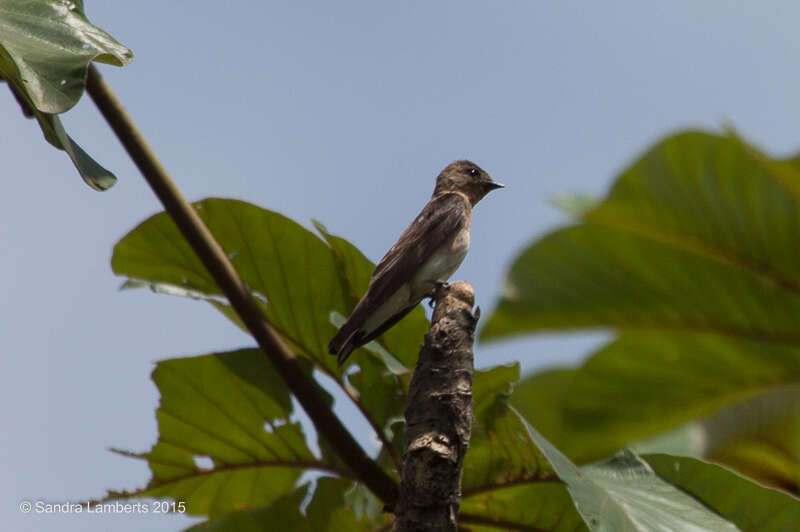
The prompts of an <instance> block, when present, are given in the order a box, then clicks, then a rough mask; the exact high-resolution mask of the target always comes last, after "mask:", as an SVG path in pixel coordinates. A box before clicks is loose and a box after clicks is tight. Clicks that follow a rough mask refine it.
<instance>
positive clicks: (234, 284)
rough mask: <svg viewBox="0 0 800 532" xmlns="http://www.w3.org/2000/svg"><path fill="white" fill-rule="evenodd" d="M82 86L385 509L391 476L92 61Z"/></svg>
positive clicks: (391, 495) (390, 499)
mask: <svg viewBox="0 0 800 532" xmlns="http://www.w3.org/2000/svg"><path fill="white" fill-rule="evenodd" d="M86 89H87V92H88V93H89V96H91V97H92V99H93V100H94V102H95V104H96V105H97V107H98V109H99V110H100V112H101V113H102V115H103V116H104V117H105V119H106V121H107V122H108V124H109V125H110V126H111V129H112V130H113V131H114V133H115V134H116V135H117V138H119V140H120V142H121V143H122V145H123V146H124V147H125V149H126V150H127V152H128V155H130V157H131V159H133V161H134V163H136V166H137V167H138V168H139V170H140V171H141V172H142V175H143V176H144V178H145V179H146V180H147V182H148V183H149V185H150V187H151V188H152V189H153V192H155V194H156V196H158V199H159V200H161V203H162V204H163V205H164V208H165V209H166V211H167V212H168V213H169V215H170V216H171V217H172V219H173V220H174V222H175V224H176V225H177V226H178V229H179V230H180V231H181V234H183V236H184V238H186V240H187V242H189V245H191V247H192V249H193V250H194V252H195V253H197V256H198V257H199V258H200V260H201V262H202V263H203V265H204V266H205V267H206V269H207V270H208V272H209V273H210V274H211V276H212V277H213V278H214V281H215V282H216V283H217V286H219V288H220V290H221V291H222V293H223V294H224V295H225V297H226V298H227V299H228V302H229V303H230V304H231V306H232V307H233V309H234V310H235V311H236V313H237V314H238V315H239V317H240V318H241V319H242V322H244V324H245V326H246V327H247V329H248V330H249V331H250V334H252V335H253V337H254V338H255V340H256V342H257V343H258V345H259V347H260V348H261V351H263V352H264V354H265V355H267V357H268V358H269V359H270V361H271V362H272V364H273V366H274V367H275V370H276V371H277V372H278V374H279V375H280V376H281V377H282V378H283V380H284V381H286V384H287V385H288V386H289V389H291V391H292V393H293V394H294V396H295V397H297V400H298V401H299V402H300V404H301V405H302V406H303V409H304V410H305V411H306V413H307V414H308V417H309V418H311V421H313V423H314V426H315V427H316V429H317V431H318V432H319V433H320V434H322V435H323V436H324V437H325V439H326V440H327V441H328V443H329V444H330V446H331V447H332V448H333V449H334V450H335V451H336V453H337V454H338V455H339V457H340V458H341V459H342V461H343V462H344V463H345V464H346V465H347V466H348V468H350V470H351V471H352V472H353V474H354V476H355V477H356V478H357V479H358V480H359V481H361V482H362V483H364V485H366V486H367V487H368V488H369V489H370V490H371V491H372V492H373V493H374V494H375V495H376V496H378V497H379V498H380V499H381V500H382V501H383V502H384V503H385V504H386V505H387V507H388V508H390V509H391V508H392V507H393V504H394V500H395V498H396V496H397V485H396V484H395V482H394V480H392V478H391V477H390V476H389V475H388V474H386V473H385V472H384V471H383V470H382V469H381V468H380V467H379V466H378V464H376V463H375V461H374V460H372V459H371V458H370V457H369V456H368V455H367V454H366V453H365V452H364V450H363V449H362V448H361V446H360V445H359V444H358V442H356V441H355V439H354V438H353V436H352V435H351V434H350V432H348V430H347V429H346V428H345V427H344V425H342V423H341V421H339V418H338V417H337V416H336V415H334V413H333V412H332V411H331V409H330V408H329V407H328V404H327V403H326V400H325V396H324V395H323V392H322V391H321V389H320V387H319V384H317V382H316V381H315V380H314V379H313V378H312V377H311V376H309V375H308V374H306V373H305V372H304V371H303V370H302V369H301V367H300V365H299V364H298V363H297V361H296V360H295V355H294V353H293V352H292V351H291V350H290V349H289V347H288V346H287V345H286V343H285V342H284V341H283V339H282V338H281V337H280V335H279V334H278V333H277V332H275V330H274V329H273V328H272V326H270V324H269V323H268V322H267V321H266V319H265V318H264V315H263V314H262V313H261V310H260V309H259V308H258V306H257V305H256V303H255V301H253V298H252V296H251V295H250V293H249V292H248V290H247V288H246V287H245V285H244V283H243V282H242V280H241V279H240V278H239V275H238V274H237V273H236V270H235V269H234V267H233V265H232V264H231V262H230V260H228V257H227V255H226V254H225V252H224V251H223V250H222V247H221V246H220V245H219V243H217V241H216V240H215V239H214V237H213V236H212V234H211V232H210V231H209V230H208V228H207V227H206V225H205V224H204V223H203V221H202V220H201V219H200V217H199V216H198V215H197V212H196V211H195V210H194V209H193V208H192V206H191V205H190V204H189V203H188V202H187V201H186V199H185V198H184V197H183V195H182V194H181V192H180V190H178V187H177V186H176V185H175V183H174V182H173V181H172V180H171V179H170V177H169V174H167V171H166V169H165V168H164V167H163V166H162V165H161V162H160V161H159V160H158V158H157V157H156V155H155V153H154V152H153V151H152V149H151V148H150V146H149V145H148V144H147V142H146V141H145V139H144V137H143V136H142V134H141V132H139V130H138V128H137V127H136V125H135V124H134V123H133V120H132V119H131V118H130V116H128V114H127V112H126V111H125V109H124V107H123V106H122V104H121V103H120V101H119V100H118V99H117V98H116V96H115V95H114V93H113V92H112V91H111V89H110V87H109V86H108V85H107V84H106V83H105V81H104V80H103V78H102V76H101V75H100V73H99V72H98V71H97V69H96V68H95V67H94V65H91V66H90V67H89V75H88V78H87V83H86Z"/></svg>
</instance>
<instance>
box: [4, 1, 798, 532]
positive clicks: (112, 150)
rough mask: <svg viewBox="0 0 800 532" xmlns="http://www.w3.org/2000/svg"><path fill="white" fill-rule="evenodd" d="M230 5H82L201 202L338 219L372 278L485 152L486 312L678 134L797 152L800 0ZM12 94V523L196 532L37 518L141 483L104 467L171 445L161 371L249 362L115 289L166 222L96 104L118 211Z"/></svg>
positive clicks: (98, 148) (78, 133)
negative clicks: (461, 163) (123, 267)
mask: <svg viewBox="0 0 800 532" xmlns="http://www.w3.org/2000/svg"><path fill="white" fill-rule="evenodd" d="M221 6H223V4H221V3H219V2H215V3H211V2H189V1H179V0H174V1H171V2H154V1H151V0H143V1H139V2H122V1H119V0H105V1H103V2H97V1H92V0H87V1H86V9H87V12H88V15H89V18H90V20H91V21H92V22H94V23H95V24H97V25H98V26H100V27H102V28H104V29H105V30H107V31H108V32H110V33H111V34H112V35H114V36H115V37H116V38H117V39H118V40H119V41H120V42H122V43H123V44H125V45H127V46H129V47H130V48H131V49H132V50H133V52H134V54H135V56H136V57H135V59H134V62H133V63H132V64H131V65H130V66H128V67H126V68H123V69H116V68H113V67H106V66H101V69H102V72H103V74H104V75H105V76H106V79H107V80H108V82H109V83H110V85H111V86H112V87H113V88H114V89H115V90H116V91H117V94H118V96H119V97H120V98H121V99H122V100H123V102H124V103H125V104H126V106H127V107H128V109H129V111H130V113H131V114H132V116H133V117H134V119H135V120H136V121H137V123H138V124H139V126H140V127H141V129H142V130H143V132H144V133H145V135H146V136H147V138H148V139H149V141H150V143H151V144H152V145H153V146H154V148H155V150H156V152H157V153H158V154H159V155H160V157H161V158H162V161H163V162H164V164H165V165H166V167H167V168H168V169H169V170H170V172H171V173H172V175H173V177H174V179H175V180H176V182H177V183H178V185H179V186H180V187H181V188H182V190H183V191H184V193H185V194H186V196H188V197H189V198H190V199H192V200H195V199H200V198H203V197H207V196H223V197H236V198H242V199H245V200H248V201H250V202H253V203H255V204H258V205H260V206H263V207H265V208H270V209H274V210H277V211H279V212H282V213H283V214H286V215H288V216H290V217H292V218H294V219H295V220H297V221H299V222H301V223H303V224H304V225H306V226H309V227H310V220H311V218H315V219H318V220H320V221H322V222H323V223H324V224H325V225H327V227H328V229H329V230H331V231H332V232H334V233H336V234H339V235H341V236H343V237H345V238H348V239H349V240H350V241H352V242H353V243H354V244H356V245H357V246H358V247H360V248H361V249H362V250H363V251H364V252H365V253H366V254H367V256H369V257H370V258H371V259H372V260H377V259H379V258H380V257H381V256H382V255H383V253H384V252H385V251H386V250H387V249H388V248H389V246H391V244H392V243H393V242H394V241H395V239H396V238H397V236H398V235H399V233H400V232H401V231H402V230H403V229H404V228H405V226H406V225H407V224H408V223H409V222H410V221H411V220H412V219H413V217H414V216H415V215H416V214H417V213H418V212H419V210H420V209H421V208H422V206H423V205H424V204H425V202H426V201H427V199H428V198H429V196H430V194H431V192H432V190H433V184H434V179H435V176H436V174H437V173H438V172H439V171H440V170H441V168H442V167H444V166H445V165H446V164H447V163H449V162H451V161H452V160H454V159H459V158H470V159H472V160H474V161H475V162H476V163H478V164H479V165H481V166H482V167H483V168H484V169H485V170H487V171H488V172H489V173H490V175H492V177H494V178H495V179H496V180H497V181H500V182H503V183H505V184H506V187H507V188H506V189H505V190H503V191H498V192H494V193H493V194H492V195H490V196H489V197H487V198H486V199H485V200H483V201H482V202H481V204H480V205H479V206H478V207H477V209H476V212H475V216H474V219H473V235H472V248H471V251H470V254H469V255H468V257H467V259H466V260H465V262H464V264H463V265H462V267H461V268H460V270H459V271H458V272H457V273H456V275H455V278H457V279H468V280H470V281H471V282H472V283H473V285H474V286H475V290H476V294H477V300H478V303H479V304H480V305H481V306H482V307H483V312H484V316H488V315H489V313H490V312H491V309H492V308H493V307H494V305H495V304H496V300H497V297H498V294H499V290H500V286H501V283H502V279H503V275H504V273H505V271H506V269H507V267H508V265H509V264H510V262H511V261H512V259H513V257H514V256H515V255H516V254H517V253H519V252H520V251H521V249H522V247H523V246H524V245H526V244H528V243H530V242H532V241H533V240H534V239H535V238H537V237H539V236H541V235H542V234H544V233H545V232H546V231H548V230H550V229H552V228H553V227H555V226H556V225H557V224H559V223H565V222H566V221H567V217H566V216H565V215H563V214H561V213H560V212H558V211H557V210H556V209H555V208H553V207H551V206H550V205H549V203H548V200H549V198H551V197H552V196H554V195H557V194H562V193H570V192H581V193H588V194H602V193H604V191H606V190H607V188H608V186H609V184H610V183H611V180H612V178H613V177H614V176H615V175H616V174H617V173H618V172H619V171H620V170H621V169H622V168H624V167H625V165H627V164H628V163H629V162H630V161H632V160H633V158H634V157H636V156H637V155H638V154H639V153H640V152H641V150H643V149H645V148H646V147H647V146H648V145H650V144H651V143H653V142H654V141H656V140H657V139H658V138H659V137H660V136H662V135H663V134H665V133H667V132H669V131H673V130H675V129H677V128H685V127H703V128H712V129H713V128H719V127H720V126H721V125H723V124H732V125H733V126H735V127H736V128H737V129H738V131H739V132H740V133H741V134H742V135H743V136H744V137H746V138H748V139H750V140H752V141H754V142H755V143H756V144H758V145H759V146H761V147H762V148H764V149H766V150H767V151H769V152H771V153H774V154H788V153H790V152H792V151H795V150H797V149H800V105H798V103H797V102H798V94H800V69H798V66H797V57H798V55H799V54H798V52H799V51H800V34H799V33H798V32H797V28H796V25H797V20H798V19H800V5H798V4H797V3H796V2H788V1H787V2H777V1H776V2H769V3H759V4H756V3H751V2H731V1H722V0H717V1H706V2H690V1H673V2H669V3H667V2H641V1H624V2H623V1H607V2H573V1H559V2H555V1H551V2H544V1H534V0H528V1H510V0H509V1H504V2H487V1H484V2H474V1H465V0H462V1H458V2H457V1H451V2H436V1H430V0H427V1H407V2H395V3H392V4H391V5H389V4H388V3H383V2H370V1H366V0H365V1H362V2H305V3H304V2H285V3H270V2H245V1H239V2H232V3H229V4H228V6H229V7H226V8H223V7H221ZM0 89H2V91H0V161H2V166H3V171H4V184H5V191H4V193H3V194H2V195H0V238H2V242H3V246H2V248H0V257H2V260H0V290H2V293H3V295H4V305H3V306H2V310H0V318H2V319H0V338H2V347H3V357H4V370H3V372H2V377H1V378H0V379H1V380H0V382H2V385H1V386H0V401H1V402H2V404H3V405H5V407H4V408H3V409H2V410H0V412H2V413H1V414H0V416H2V417H0V423H2V426H3V431H2V436H0V438H2V445H0V471H3V473H4V474H3V478H2V480H0V496H1V497H2V501H3V506H2V508H3V510H2V511H0V516H1V517H2V522H3V523H4V526H6V527H7V528H8V529H9V530H16V531H40V530H53V529H58V530H61V531H63V532H72V531H91V532H94V531H106V530H115V531H122V532H127V531H139V530H142V529H147V530H152V531H157V532H160V531H174V530H179V529H181V528H183V527H185V526H188V525H189V523H190V521H189V520H188V519H186V518H183V517H179V516H172V517H163V516H154V515H146V516H143V515H130V516H96V515H94V516H88V515H83V516H75V515H61V516H49V517H47V516H41V515H35V514H30V515H23V514H22V513H21V512H20V511H19V510H18V505H19V503H20V502H21V501H22V500H31V501H35V500H49V501H65V500H81V499H87V498H91V497H97V496H100V495H102V494H103V493H104V491H105V490H106V489H109V488H113V489H121V488H127V489H132V488H136V487H140V486H143V485H144V484H145V483H146V482H147V480H148V478H149V471H148V469H147V468H146V465H145V464H144V463H143V462H138V461H135V460H131V459H127V458H123V457H120V456H117V455H115V454H112V453H109V452H108V451H107V450H106V448H108V447H118V448H123V449H130V450H134V451H145V450H147V449H148V448H149V446H150V445H151V444H152V443H154V442H155V441H156V438H157V433H156V423H155V415H154V411H155V408H156V406H157V402H158V395H157V392H156V389H155V386H154V385H153V384H152V382H151V381H150V379H149V374H150V372H151V371H152V369H153V362H154V361H156V360H159V359H164V358H170V357H175V356H186V355H192V354H203V353H208V352H212V351H215V350H227V349H232V348H236V347H240V346H243V345H251V344H252V343H253V342H252V341H251V340H250V339H249V338H248V337H247V336H245V335H244V334H242V333H241V332H239V331H238V330H237V329H236V328H235V327H233V326H232V325H231V324H230V323H229V322H228V321H227V320H226V319H224V318H222V317H221V316H220V315H219V314H218V313H217V312H216V311H214V310H212V309H211V307H209V306H206V305H204V304H202V303H200V302H197V301H190V300H183V299H180V298H175V297H169V296H164V295H155V294H152V293H150V292H149V291H126V292H118V291H117V287H118V286H119V284H120V283H121V280H120V279H119V278H116V277H114V276H113V275H112V273H111V269H110V267H109V258H110V255H111V249H112V246H113V245H114V243H115V242H116V241H117V240H118V239H119V238H120V237H121V236H123V235H124V234H125V233H126V232H127V231H129V230H130V229H131V228H133V227H134V226H135V225H136V224H138V223H139V222H140V221H141V220H143V219H144V218H146V217H148V216H149V215H151V214H153V213H154V212H157V211H159V210H161V206H160V204H158V202H157V200H156V198H155V196H154V195H153V194H152V193H151V192H150V190H149V189H148V188H147V186H146V184H145V182H144V181H143V179H142V178H141V177H140V175H139V174H138V172H137V170H136V169H135V167H134V166H133V165H132V163H131V162H130V161H129V160H128V158H127V156H126V155H125V153H124V152H123V150H122V148H121V147H120V145H119V144H118V142H117V140H116V139H115V138H114V137H113V135H112V134H111V132H110V130H109V129H108V127H107V126H106V124H105V123H104V122H103V120H102V118H101V117H100V115H99V113H98V112H97V111H96V109H95V108H94V105H93V103H92V102H91V101H90V100H89V99H88V98H87V99H84V100H83V101H81V103H79V104H78V106H77V107H76V108H75V109H74V110H72V111H71V112H69V113H68V114H67V115H65V116H64V122H65V124H66V126H67V129H68V131H69V132H70V133H71V134H72V136H73V137H74V138H75V139H76V141H78V142H79V143H80V144H81V145H82V146H83V147H84V148H85V149H86V150H87V151H88V152H90V153H91V154H93V155H94V156H95V157H96V158H97V159H98V160H99V161H100V162H101V163H102V164H103V165H105V166H106V167H108V168H109V169H111V170H113V171H115V172H116V174H117V176H118V177H119V183H118V184H117V185H116V186H115V187H114V188H113V189H112V190H110V191H109V192H105V193H97V192H94V191H92V190H90V189H89V188H88V187H86V186H85V185H84V184H83V182H82V181H81V179H80V177H79V176H78V175H77V173H76V172H75V171H74V169H73V167H72V166H71V164H70V162H69V160H68V159H67V157H66V156H65V155H64V154H63V153H61V152H58V151H56V150H54V149H53V148H51V147H50V146H49V145H47V144H45V142H44V141H43V139H42V136H41V133H40V132H39V130H38V128H37V127H36V125H35V124H34V123H33V122H31V121H26V120H23V118H22V117H21V115H20V114H19V111H18V107H17V105H16V102H15V101H14V100H13V99H12V98H11V96H10V94H8V93H7V89H5V88H3V87H0ZM4 92H5V94H4ZM602 338H603V335H600V334H597V333H595V334H592V335H587V334H584V335H582V336H579V337H574V336H567V335H540V336H537V337H531V338H527V339H521V340H518V341H513V342H503V343H497V344H492V345H489V346H484V345H478V346H476V364H477V365H478V366H483V367H485V366H489V365H493V364H496V363H505V362H509V361H512V360H520V361H521V363H522V366H523V368H524V370H525V371H527V372H529V371H533V370H535V369H537V368H541V367H545V366H548V365H553V364H570V363H574V362H576V361H579V360H581V359H583V358H584V357H585V356H586V355H587V354H588V353H589V352H590V350H591V348H592V347H593V346H596V345H598V341H600V340H601V339H602ZM344 415H345V416H346V417H347V419H348V425H350V426H354V427H356V429H355V430H356V431H358V437H359V438H360V439H361V441H364V442H368V441H369V434H368V432H367V428H366V425H365V424H364V423H361V422H360V421H358V420H357V419H356V417H355V414H354V413H353V412H351V411H347V412H345V413H344ZM532 421H533V423H534V425H535V420H532Z"/></svg>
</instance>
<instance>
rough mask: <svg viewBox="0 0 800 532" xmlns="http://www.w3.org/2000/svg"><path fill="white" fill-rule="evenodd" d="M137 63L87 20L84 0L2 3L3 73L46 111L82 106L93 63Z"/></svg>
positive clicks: (13, 0) (3, 0)
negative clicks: (77, 104) (81, 100)
mask: <svg viewBox="0 0 800 532" xmlns="http://www.w3.org/2000/svg"><path fill="white" fill-rule="evenodd" d="M132 59H133V54H132V53H131V51H130V50H129V49H128V48H126V47H124V46H122V45H121V44H119V43H118V42H117V41H115V40H114V38H113V37H111V36H110V35H109V34H108V33H106V32H105V31H103V30H101V29H100V28H98V27H96V26H93V25H92V24H91V23H90V22H89V21H88V20H87V18H86V15H85V14H84V10H83V2H80V1H75V0H0V75H2V76H3V77H5V78H6V79H8V80H9V81H10V82H11V83H12V84H13V85H14V87H15V88H16V89H17V90H18V91H20V92H22V93H23V94H25V95H26V97H27V99H28V100H29V101H30V102H31V103H32V104H33V107H34V108H36V109H38V110H39V111H41V112H43V113H48V114H57V113H63V112H65V111H67V110H69V109H71V108H72V107H73V106H74V105H75V104H76V103H78V100H79V99H80V97H81V95H82V94H83V91H84V88H85V82H86V70H87V68H88V67H89V63H90V62H91V61H93V60H96V61H101V62H104V63H109V64H113V65H117V66H122V65H125V64H127V63H129V62H130V61H131V60H132Z"/></svg>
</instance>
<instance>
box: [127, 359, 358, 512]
mask: <svg viewBox="0 0 800 532" xmlns="http://www.w3.org/2000/svg"><path fill="white" fill-rule="evenodd" d="M153 380H154V382H155V383H156V386H158V389H159V392H160V393H161V402H160V405H159V408H158V410H157V411H156V418H157V420H158V428H159V438H158V442H157V443H156V444H155V445H154V446H153V448H152V449H151V450H150V451H149V452H148V453H145V454H143V455H139V456H138V457H139V458H143V459H146V460H147V461H148V463H149V466H150V470H151V471H152V475H153V476H152V479H151V480H150V482H149V484H148V485H147V486H146V487H145V488H143V489H141V490H137V491H134V492H122V493H112V494H111V496H116V497H132V496H137V497H170V498H172V499H175V500H178V501H184V502H185V503H186V509H187V512H188V513H191V514H205V515H208V516H210V517H212V518H215V517H218V516H220V515H223V514H225V513H226V512H229V511H231V510H234V509H245V508H255V507H259V506H263V505H267V504H271V503H272V502H273V501H275V500H276V499H277V498H279V497H282V496H284V495H287V494H289V493H290V492H292V490H294V487H295V483H296V482H297V479H298V477H299V476H300V474H301V473H302V472H303V471H306V470H316V471H324V472H329V473H334V474H345V475H346V472H345V471H343V470H341V469H340V468H338V467H337V466H336V465H335V464H331V463H328V462H325V461H323V460H322V459H320V458H318V457H316V456H314V455H313V454H312V453H311V451H310V450H309V449H308V446H307V445H306V439H305V435H304V434H303V430H302V428H301V426H300V423H299V422H297V421H296V420H295V419H294V416H293V408H292V402H291V397H290V394H289V390H288V388H287V387H286V385H285V383H284V382H283V380H282V379H281V378H280V377H279V376H278V375H277V374H276V373H275V371H274V370H273V369H272V366H271V365H270V364H269V362H268V361H267V359H266V357H265V356H264V355H263V354H262V353H261V352H260V351H258V350H257V349H242V350H239V351H232V352H228V353H219V354H213V355H204V356H198V357H192V358H180V359H172V360H166V361H163V362H159V363H158V365H157V366H156V369H155V370H154V371H153Z"/></svg>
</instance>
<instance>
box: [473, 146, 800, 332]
mask: <svg viewBox="0 0 800 532" xmlns="http://www.w3.org/2000/svg"><path fill="white" fill-rule="evenodd" d="M798 190H800V171H798V169H795V168H794V167H791V166H790V165H788V164H779V163H778V162H773V161H770V160H769V159H768V158H766V157H765V156H764V155H761V154H759V153H758V152H756V151H755V150H754V149H753V148H751V147H748V146H746V145H744V144H743V143H742V142H741V141H739V140H738V139H736V138H734V137H730V136H728V137H721V136H715V135H710V134H703V133H686V134H681V135H676V136H674V137H670V138H669V139H667V140H666V141H664V142H662V143H661V144H659V145H658V146H656V147H655V148H653V149H652V150H650V151H649V152H648V153H647V154H646V155H645V156H644V157H642V158H641V159H640V160H639V161H637V162H636V163H635V164H634V165H633V166H632V167H631V168H630V169H629V170H627V171H626V172H624V173H623V175H622V176H621V177H620V178H619V180H618V181H617V183H616V184H615V186H614V188H613V190H612V192H611V195H610V196H609V197H608V198H607V199H606V200H605V201H603V202H602V203H601V204H600V205H599V206H598V207H597V208H595V209H594V210H593V211H591V212H589V213H587V214H586V215H585V216H584V220H585V223H583V224H581V225H578V226H575V227H570V228H566V229H562V230H559V231H556V232H555V233H552V234H550V235H548V236H546V237H545V238H543V239H542V240H540V241H539V242H537V243H536V244H534V245H533V246H531V247H530V248H528V249H527V250H525V251H524V252H523V253H522V255H521V256H520V257H519V258H518V259H517V260H516V261H515V263H514V264H513V265H512V267H511V271H510V273H509V274H508V278H507V280H506V287H505V292H504V295H503V299H502V301H501V303H500V305H499V307H498V308H497V310H496V312H495V314H494V315H493V316H492V317H491V318H490V320H489V323H488V325H487V326H486V328H485V329H484V331H483V337H484V338H486V339H490V338H498V337H501V336H508V335H512V334H519V333H522V332H526V331H534V330H541V329H553V328H578V327H614V328H620V329H625V328H647V329H657V330H667V331H676V330H677V331H686V330H689V331H695V332H710V333H717V334H724V335H728V336H735V337H746V338H752V339H758V340H762V341H787V342H793V343H798V342H800V326H798V322H797V320H795V319H794V316H796V315H797V313H798V310H800V247H798V246H796V245H795V242H794V240H795V235H796V234H797V229H798V227H800V208H798V203H797V200H796V198H797V194H798Z"/></svg>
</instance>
